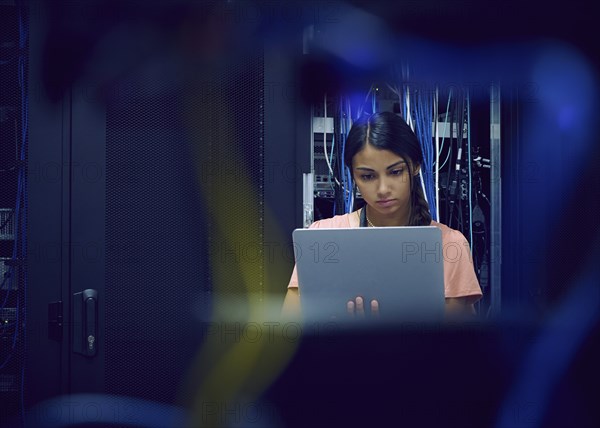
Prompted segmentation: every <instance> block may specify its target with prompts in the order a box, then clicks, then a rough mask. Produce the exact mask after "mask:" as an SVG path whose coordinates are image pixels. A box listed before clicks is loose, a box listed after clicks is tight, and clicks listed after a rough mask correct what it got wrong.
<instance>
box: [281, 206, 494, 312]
mask: <svg viewBox="0 0 600 428" xmlns="http://www.w3.org/2000/svg"><path fill="white" fill-rule="evenodd" d="M431 225H432V226H437V227H439V228H440V230H441V231H442V249H443V255H444V290H445V295H446V297H467V296H471V297H473V298H474V299H473V301H476V300H479V298H480V297H481V295H482V293H481V287H480V286H479V282H478V281H477V276H476V275H475V270H474V269H473V260H472V259H471V251H470V249H469V242H468V241H467V239H466V238H465V237H464V235H463V234H462V233H460V232H459V231H458V230H454V229H451V228H449V227H448V226H446V225H445V224H442V223H438V222H436V221H432V222H431ZM347 227H360V218H359V214H358V211H355V212H353V213H350V214H344V215H336V216H335V217H332V218H328V219H324V220H319V221H316V222H314V223H313V224H311V225H310V229H315V228H347ZM294 287H298V274H297V272H296V266H295V265H294V271H293V272H292V277H291V279H290V283H289V285H288V288H294Z"/></svg>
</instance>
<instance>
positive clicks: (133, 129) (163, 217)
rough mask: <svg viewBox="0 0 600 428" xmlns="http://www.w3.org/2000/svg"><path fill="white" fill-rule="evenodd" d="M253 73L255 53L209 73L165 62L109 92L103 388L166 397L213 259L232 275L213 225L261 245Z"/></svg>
mask: <svg viewBox="0 0 600 428" xmlns="http://www.w3.org/2000/svg"><path fill="white" fill-rule="evenodd" d="M262 76H263V60H262V56H261V55H253V56H251V57H247V58H243V59H236V60H235V61H232V62H231V63H230V64H228V66H227V67H224V68H222V69H220V71H218V72H217V73H207V72H205V70H204V69H203V68H202V67H201V66H193V65H191V64H183V61H179V62H178V61H173V59H172V58H169V59H167V58H164V59H160V60H157V61H156V62H154V63H152V64H147V65H146V66H145V67H144V69H140V70H138V71H136V72H134V73H132V74H131V75H130V76H129V77H128V78H127V79H122V80H121V81H120V82H119V83H118V87H116V90H115V91H113V92H112V93H113V97H112V99H111V100H110V102H109V104H108V109H107V123H106V127H107V141H106V147H107V148H106V168H107V170H106V292H105V295H106V297H105V309H106V335H105V347H106V348H105V349H106V361H105V367H106V368H105V373H106V374H105V385H106V392H107V393H113V394H125V395H134V396H140V397H144V398H148V399H152V400H163V401H173V399H174V398H175V397H176V395H177V391H178V388H179V386H180V383H181V380H182V376H183V375H184V374H185V372H186V369H187V368H188V366H189V364H190V360H191V358H192V357H193V355H194V352H195V351H196V350H197V346H198V345H199V344H200V342H201V339H202V331H200V329H199V325H198V322H199V320H200V319H201V318H203V317H204V318H205V319H206V317H208V313H209V310H210V303H211V298H210V296H211V292H212V289H213V286H214V285H215V284H214V283H215V281H214V278H213V274H214V272H215V264H216V262H218V261H221V262H222V263H224V266H225V267H226V268H227V269H228V270H229V271H230V272H232V274H231V276H230V277H229V279H235V278H241V276H240V275H239V269H238V263H237V260H236V257H237V255H239V253H237V254H236V253H235V251H234V253H227V252H225V253H222V245H223V242H224V237H223V230H222V225H228V226H231V227H233V228H236V227H242V228H244V229H248V228H249V233H250V235H251V236H252V237H253V239H255V240H256V242H260V239H261V237H262V226H261V224H262V191H261V188H262V158H263V149H262V147H263V146H262V138H263V130H262V124H261V122H262V105H263V103H262V90H263V89H262V87H263V77H262ZM214 165H217V166H218V168H217V169H216V170H212V169H210V167H211V166H214ZM222 165H224V166H225V167H227V166H228V167H229V168H231V167H232V166H233V168H231V169H226V170H223V166H222ZM246 178H247V181H246ZM236 182H238V183H240V186H239V187H237V191H240V192H241V191H242V190H244V192H245V193H244V194H241V193H237V192H236V188H235V187H234V186H232V185H233V184H235V183H236ZM242 182H245V183H246V184H245V186H242V185H241V183H242ZM248 189H251V190H252V192H253V193H252V194H250V195H248V194H247V190H248ZM223 191H225V192H227V193H226V194H223ZM248 197H250V198H251V200H252V201H253V203H252V207H253V208H252V209H251V210H249V209H248V208H249V206H248V204H247V198H248ZM216 219H220V224H221V226H219V225H218V224H216V223H219V221H216ZM220 227H221V228H220ZM233 236H234V238H235V235H233ZM223 254H224V255H225V257H223ZM228 254H229V255H228ZM259 264H260V263H259ZM221 267H223V265H221ZM261 271H262V270H261V269H255V270H254V271H253V272H254V274H253V277H252V281H251V283H252V284H254V287H256V290H258V291H260V287H261V284H262V278H261ZM236 272H237V273H236ZM219 286H220V287H221V289H220V291H225V292H230V293H231V294H234V295H237V294H239V295H241V293H240V292H242V291H243V290H244V287H243V284H242V283H241V282H236V281H234V280H232V281H230V282H226V283H221V284H219ZM256 290H255V291H256Z"/></svg>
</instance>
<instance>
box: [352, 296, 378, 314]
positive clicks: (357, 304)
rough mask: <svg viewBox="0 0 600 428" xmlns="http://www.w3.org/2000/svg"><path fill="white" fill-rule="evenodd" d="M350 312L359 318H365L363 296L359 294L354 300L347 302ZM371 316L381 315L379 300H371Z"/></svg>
mask: <svg viewBox="0 0 600 428" xmlns="http://www.w3.org/2000/svg"><path fill="white" fill-rule="evenodd" d="M346 308H347V309H348V314H350V315H351V316H356V317H358V318H364V316H365V305H364V300H363V298H362V297H360V296H358V297H356V299H354V300H349V301H348V303H347V304H346ZM371 316H373V317H378V316H379V302H378V301H377V300H371Z"/></svg>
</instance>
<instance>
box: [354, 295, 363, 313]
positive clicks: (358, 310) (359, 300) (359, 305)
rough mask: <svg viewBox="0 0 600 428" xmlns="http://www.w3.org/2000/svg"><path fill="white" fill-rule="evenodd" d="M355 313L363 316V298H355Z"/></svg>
mask: <svg viewBox="0 0 600 428" xmlns="http://www.w3.org/2000/svg"><path fill="white" fill-rule="evenodd" d="M356 313H357V314H358V315H359V316H364V315H365V304H364V301H363V298H362V297H360V296H359V297H357V298H356Z"/></svg>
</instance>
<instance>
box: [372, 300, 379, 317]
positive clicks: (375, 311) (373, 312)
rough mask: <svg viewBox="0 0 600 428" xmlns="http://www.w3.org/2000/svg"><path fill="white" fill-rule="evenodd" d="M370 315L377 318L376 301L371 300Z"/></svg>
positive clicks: (377, 304)
mask: <svg viewBox="0 0 600 428" xmlns="http://www.w3.org/2000/svg"><path fill="white" fill-rule="evenodd" d="M371 314H372V315H373V316H374V317H378V316H379V302H378V301H377V300H371Z"/></svg>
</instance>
